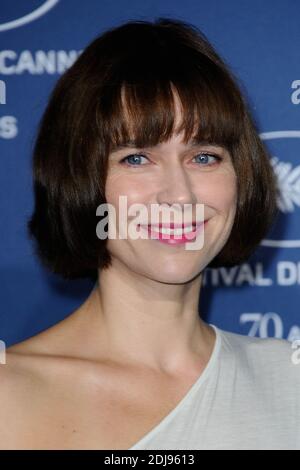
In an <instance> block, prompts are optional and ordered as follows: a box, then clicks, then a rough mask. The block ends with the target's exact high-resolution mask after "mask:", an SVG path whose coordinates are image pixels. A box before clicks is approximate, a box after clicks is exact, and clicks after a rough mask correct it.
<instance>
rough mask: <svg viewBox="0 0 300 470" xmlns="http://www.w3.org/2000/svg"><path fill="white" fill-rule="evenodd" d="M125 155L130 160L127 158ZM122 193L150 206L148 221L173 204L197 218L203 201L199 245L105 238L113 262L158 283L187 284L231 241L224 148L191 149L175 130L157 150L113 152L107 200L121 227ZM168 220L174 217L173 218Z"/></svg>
mask: <svg viewBox="0 0 300 470" xmlns="http://www.w3.org/2000/svg"><path fill="white" fill-rule="evenodd" d="M175 103H176V121H177V122H178V123H179V122H180V116H181V114H180V106H179V102H178V100H177V99H176V98H175ZM214 155H216V157H220V158H221V160H218V158H216V157H215V156H214ZM129 156H130V157H129ZM126 157H129V158H127V159H125V160H124V158H126ZM122 160H123V162H122ZM120 196H127V207H128V208H129V207H130V206H131V205H132V204H136V203H139V204H143V205H144V206H145V207H146V208H147V209H148V214H149V215H148V217H149V219H148V220H149V222H148V223H149V224H150V223H151V205H152V204H154V205H156V206H158V207H161V206H165V207H167V206H166V205H170V206H172V205H173V204H175V205H176V207H177V208H178V207H179V208H180V207H181V208H182V211H181V212H182V214H183V212H184V204H189V207H190V208H192V212H190V215H191V217H188V220H195V218H196V217H195V216H196V204H203V205H204V206H203V207H204V220H207V222H206V224H205V226H204V244H203V247H202V248H201V249H196V250H195V249H192V250H187V249H186V248H185V246H186V244H171V243H162V242H161V241H159V240H158V239H151V237H150V236H149V237H148V238H147V239H142V238H138V239H133V238H130V237H127V238H125V239H118V237H117V238H116V239H109V240H108V241H107V249H108V250H109V252H110V254H111V257H112V263H113V264H114V263H115V262H118V263H122V264H123V265H125V267H126V268H127V269H129V270H131V271H133V272H134V273H136V274H139V275H143V276H146V277H147V278H150V279H152V280H156V281H158V282H164V283H172V284H176V283H184V282H188V281H190V280H191V279H193V278H194V277H195V276H197V275H198V274H199V273H201V271H203V269H204V268H205V267H206V266H207V265H208V264H209V262H210V261H211V260H212V259H213V258H214V257H215V256H216V255H217V254H218V253H219V252H220V251H221V249H222V248H223V246H224V245H225V243H226V241H227V240H228V237H229V235H230V231H231V228H232V225H233V222H234V216H235V212H236V198H237V186H236V174H235V171H234V168H233V165H232V161H231V157H230V154H229V153H228V151H227V150H226V149H225V148H222V147H219V146H213V145H200V146H196V147H195V146H193V147H192V146H191V145H190V143H188V144H184V143H183V142H182V135H180V134H174V135H173V136H172V138H171V139H170V140H168V141H165V142H163V143H161V144H159V145H157V146H155V147H153V148H147V149H137V148H134V147H132V148H125V149H120V150H116V151H115V152H112V153H111V154H110V155H109V169H108V176H107V182H106V200H107V203H109V204H111V205H112V206H113V207H114V208H115V211H116V215H117V220H116V224H117V230H118V217H119V207H120V201H119V197H120ZM126 218H127V221H128V225H129V224H130V222H131V221H132V220H133V219H134V218H135V217H133V216H128V213H127V217H126ZM144 220H145V219H144ZM182 220H183V219H182ZM161 221H162V218H160V220H159V222H161ZM170 221H171V222H172V221H174V219H172V217H171V220H170ZM157 222H158V221H156V223H157ZM163 222H165V220H163ZM175 222H176V221H175Z"/></svg>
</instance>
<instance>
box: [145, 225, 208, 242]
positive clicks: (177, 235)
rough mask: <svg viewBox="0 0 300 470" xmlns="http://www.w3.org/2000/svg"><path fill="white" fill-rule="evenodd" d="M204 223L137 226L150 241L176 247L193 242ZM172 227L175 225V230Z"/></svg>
mask: <svg viewBox="0 0 300 470" xmlns="http://www.w3.org/2000/svg"><path fill="white" fill-rule="evenodd" d="M206 222H207V220H205V221H204V222H201V223H200V222H197V223H196V222H195V223H191V224H171V223H170V224H156V225H151V224H149V225H139V227H140V228H141V229H142V230H146V231H147V232H148V234H149V236H150V239H154V240H157V241H159V242H162V243H167V244H172V245H173V244H174V245H177V244H184V243H187V242H191V241H193V240H194V239H195V238H196V236H197V235H198V234H199V233H200V232H201V231H202V229H203V228H204V225H205V224H206ZM172 225H173V226H174V225H175V228H171V226H172ZM176 225H177V227H176ZM178 226H179V227H178Z"/></svg>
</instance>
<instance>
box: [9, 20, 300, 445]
mask: <svg viewBox="0 0 300 470" xmlns="http://www.w3.org/2000/svg"><path fill="white" fill-rule="evenodd" d="M33 170H34V191H35V208H34V213H33V215H32V217H31V219H30V221H29V225H28V227H29V233H30V235H31V236H32V237H33V238H34V240H35V246H36V252H37V254H38V256H39V257H40V260H41V261H42V262H43V264H44V265H45V266H47V267H48V268H49V269H50V270H51V271H52V272H54V273H57V274H60V275H62V276H63V277H65V278H67V279H75V278H84V277H90V278H92V279H94V280H95V285H94V288H93V290H92V292H91V293H90V295H89V297H88V298H87V299H86V301H85V302H84V303H83V304H82V305H81V306H80V307H79V308H78V309H76V310H75V311H74V312H72V314H71V315H69V316H68V317H67V318H66V319H64V320H63V321H61V322H59V323H58V324H56V325H54V326H53V327H51V328H49V329H47V330H46V331H43V332H42V333H39V334H37V335H36V336H34V337H31V338H29V339H27V340H25V341H22V342H21V343H19V344H15V345H13V346H11V347H10V348H8V351H7V364H6V365H5V366H3V367H2V368H1V372H0V373H1V391H0V395H1V396H0V398H1V403H2V406H1V412H0V413H1V431H0V446H1V448H5V449H158V450H159V449H278V448H284V449H292V448H293V449H295V448H300V433H299V422H300V411H299V405H300V399H299V393H298V392H297V391H296V390H297V386H298V387H299V386H300V380H299V377H300V370H299V367H298V368H297V367H296V366H295V365H294V364H293V363H292V361H291V353H292V350H291V348H290V344H289V343H288V342H287V341H284V340H276V339H265V340H262V339H257V338H249V337H244V336H241V335H237V334H234V333H229V332H226V331H223V330H221V329H219V328H217V327H216V326H214V325H210V324H207V323H205V322H204V320H203V319H202V318H201V317H200V316H199V312H198V302H199V292H200V288H201V282H202V277H203V271H204V269H205V268H206V267H221V266H226V267H229V266H234V265H238V264H241V263H242V262H244V261H246V260H247V259H248V258H249V256H250V254H251V253H253V251H254V249H255V248H256V247H257V246H258V245H259V242H260V241H261V240H262V238H263V237H264V236H265V234H266V233H267V231H268V230H269V228H270V226H271V224H272V223H273V222H274V218H275V215H276V182H275V179H274V175H273V173H272V170H271V167H270V164H269V159H268V155H267V153H266V150H265V148H264V147H263V145H262V143H261V140H260V138H259V136H258V133H257V130H256V128H255V125H254V123H253V120H252V119H251V116H250V114H249V111H248V110H247V105H246V102H245V100H244V98H243V97H242V94H241V92H240V90H239V87H238V85H237V80H236V79H235V78H234V76H233V74H232V73H231V72H230V71H229V68H228V67H227V66H226V65H225V63H224V61H223V60H222V59H221V58H220V57H219V55H217V53H216V52H215V50H214V49H213V47H212V46H211V45H210V44H209V42H208V41H207V39H206V38H205V36H204V35H203V34H202V33H201V32H200V31H199V30H198V29H197V28H195V27H193V26H191V25H189V24H187V23H184V22H182V21H179V20H172V19H168V18H160V19H158V20H156V21H154V22H147V21H130V22H128V23H126V24H123V25H121V26H119V27H117V28H114V29H111V30H108V31H106V32H105V33H104V34H102V35H101V36H99V37H98V38H96V39H95V40H94V41H93V42H92V43H91V44H90V45H89V46H88V47H87V48H86V49H85V50H84V52H83V53H82V54H81V56H80V57H79V58H78V60H77V61H76V62H75V63H74V64H73V66H72V67H71V68H70V69H69V70H68V71H67V72H66V73H65V74H64V75H63V76H62V77H61V78H60V79H59V81H58V83H57V84H56V86H55V88H54V91H53V93H52V95H51V97H50V100H49V103H48V106H47V109H46V111H45V114H44V116H43V119H42V121H41V124H40V128H39V132H38V136H37V140H36V144H35V149H34V161H33ZM121 196H126V197H127V204H128V206H129V207H132V205H133V204H136V203H139V204H143V206H144V207H146V208H147V209H150V208H151V207H152V206H153V205H156V206H159V207H162V208H165V209H166V208H170V207H173V206H174V205H175V207H176V208H177V209H176V210H177V212H176V211H175V215H179V213H180V212H182V213H183V211H184V209H185V205H187V207H191V208H192V211H191V212H190V213H189V219H188V222H187V225H189V226H190V227H188V228H187V229H185V230H181V229H179V230H178V232H176V233H177V235H178V240H179V242H175V241H174V240H175V235H174V233H173V232H172V230H169V231H168V229H166V230H162V229H161V228H160V226H159V225H158V226H157V224H156V226H154V224H153V221H152V220H151V219H150V221H149V222H146V219H143V221H144V224H141V223H137V224H136V227H137V226H138V227H137V228H139V229H140V230H141V232H140V233H142V232H143V233H144V235H145V232H147V234H148V229H149V227H147V225H148V224H150V226H151V227H150V229H152V230H150V234H153V231H155V230H156V231H157V230H158V231H160V234H159V235H158V236H157V238H154V237H152V236H151V237H148V238H142V237H140V238H133V237H124V238H121V237H115V238H114V237H111V238H110V237H107V238H106V239H101V237H99V236H97V233H98V232H96V226H97V224H98V222H99V217H98V216H97V213H96V210H97V207H98V206H99V205H101V204H105V203H108V204H110V205H111V206H112V207H113V208H115V210H116V213H119V212H120V211H121V206H120V197H121ZM198 206H200V207H203V208H204V211H203V213H202V218H201V220H200V218H198V213H196V211H195V210H194V209H195V208H196V207H198ZM178 208H179V209H178ZM102 215H103V214H102ZM127 218H128V221H131V220H132V219H133V214H132V213H131V214H130V213H128V214H127ZM100 220H103V218H102V219H100ZM147 220H149V219H147ZM172 220H173V219H172ZM185 221H186V219H185ZM204 221H205V224H204V225H203V224H202V225H201V222H204ZM151 222H152V224H151ZM159 222H161V219H159ZM171 222H172V221H171ZM109 223H110V224H111V223H112V218H110V219H109ZM193 223H194V224H193ZM195 223H196V228H195ZM198 223H199V224H198ZM145 224H146V225H145ZM116 225H117V229H118V230H119V231H120V230H121V228H122V227H121V225H120V224H119V223H118V222H117V224H116ZM144 225H145V226H144ZM170 227H171V228H172V225H170V224H169V228H170ZM188 230H192V233H191V238H190V239H189V240H186V238H187V236H185V235H184V232H185V231H186V232H188ZM163 232H166V233H165V239H164V240H162V238H163V236H162V233H163ZM203 235H204V244H203V246H201V248H198V249H193V250H191V249H187V245H189V244H191V243H192V240H193V239H194V240H195V237H201V236H203ZM185 237H186V238H185ZM196 239H197V238H196ZM183 242H184V243H183ZM224 315H226V312H224Z"/></svg>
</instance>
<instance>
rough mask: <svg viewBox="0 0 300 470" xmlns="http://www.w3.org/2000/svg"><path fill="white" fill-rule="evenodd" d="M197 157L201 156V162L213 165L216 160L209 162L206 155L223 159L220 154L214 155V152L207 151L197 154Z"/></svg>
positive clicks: (218, 159) (219, 159)
mask: <svg viewBox="0 0 300 470" xmlns="http://www.w3.org/2000/svg"><path fill="white" fill-rule="evenodd" d="M197 157H200V158H201V159H202V161H200V163H203V164H204V165H205V166H211V165H213V164H214V162H212V163H208V161H207V158H206V157H208V158H215V159H216V160H217V161H221V160H222V158H221V157H219V156H218V155H214V154H212V153H206V152H203V153H199V155H197V156H196V157H195V158H197Z"/></svg>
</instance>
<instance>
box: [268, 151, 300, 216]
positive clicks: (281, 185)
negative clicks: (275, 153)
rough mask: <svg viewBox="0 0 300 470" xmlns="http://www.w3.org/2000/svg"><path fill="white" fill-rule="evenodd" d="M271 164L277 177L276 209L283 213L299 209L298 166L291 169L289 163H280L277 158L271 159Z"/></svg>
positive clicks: (299, 186) (299, 184) (299, 176)
mask: <svg viewBox="0 0 300 470" xmlns="http://www.w3.org/2000/svg"><path fill="white" fill-rule="evenodd" d="M271 164H272V167H273V170H274V172H275V175H276V177H277V183H278V189H279V195H278V198H277V204H278V208H279V209H280V210H281V211H282V212H284V213H288V212H293V211H295V208H296V206H298V207H300V165H299V166H296V167H294V168H293V165H292V164H291V163H289V162H281V161H280V160H279V158H277V157H272V158H271Z"/></svg>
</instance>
